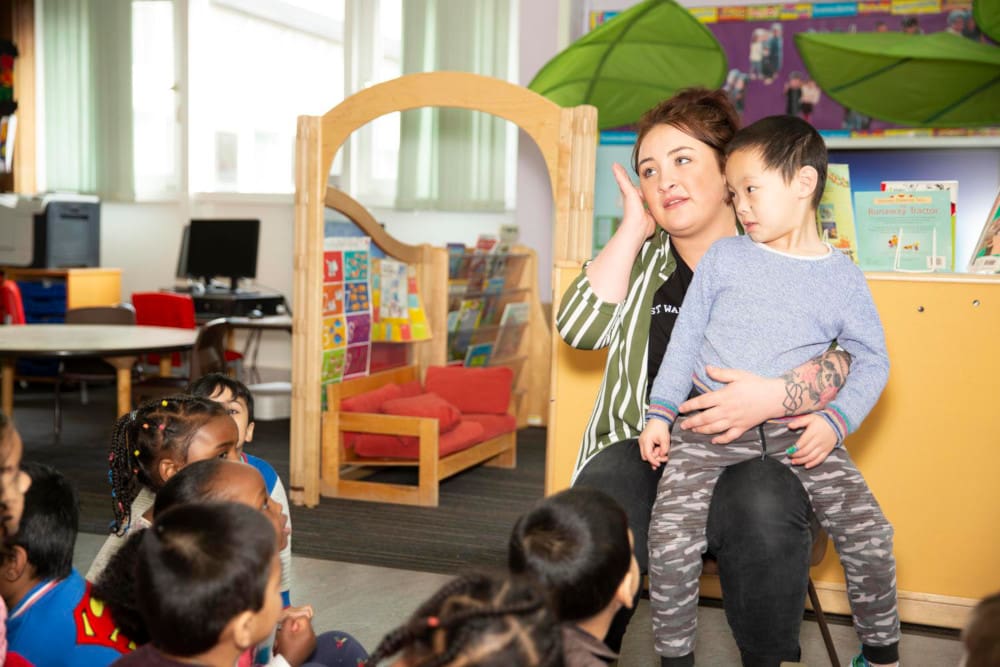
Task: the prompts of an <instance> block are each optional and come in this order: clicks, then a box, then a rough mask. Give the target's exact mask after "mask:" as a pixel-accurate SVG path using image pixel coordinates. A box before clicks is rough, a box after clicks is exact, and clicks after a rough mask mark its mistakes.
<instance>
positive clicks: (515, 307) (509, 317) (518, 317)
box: [500, 301, 531, 326]
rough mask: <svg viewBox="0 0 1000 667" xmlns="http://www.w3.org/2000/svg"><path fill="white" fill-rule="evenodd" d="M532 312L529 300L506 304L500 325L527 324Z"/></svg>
mask: <svg viewBox="0 0 1000 667" xmlns="http://www.w3.org/2000/svg"><path fill="white" fill-rule="evenodd" d="M530 313H531V304H530V303H528V302H527V301H514V302H511V303H508V304H507V305H506V306H504V309H503V315H501V316H500V326H506V325H514V324H526V323H527V322H528V316H529V314H530Z"/></svg>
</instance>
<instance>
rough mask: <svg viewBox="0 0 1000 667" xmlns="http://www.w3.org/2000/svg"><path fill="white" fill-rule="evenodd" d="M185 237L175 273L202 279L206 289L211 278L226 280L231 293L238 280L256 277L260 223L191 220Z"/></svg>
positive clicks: (234, 289) (235, 288) (251, 221)
mask: <svg viewBox="0 0 1000 667" xmlns="http://www.w3.org/2000/svg"><path fill="white" fill-rule="evenodd" d="M185 236H186V241H187V243H186V244H183V245H184V246H186V248H185V247H182V249H181V253H182V254H181V258H180V261H179V262H178V271H180V270H181V269H183V270H184V271H185V273H186V274H187V275H188V276H191V277H195V278H203V279H204V280H205V284H206V286H207V285H208V284H209V283H210V281H211V279H212V278H213V277H215V276H226V277H228V278H229V280H230V289H232V290H233V291H234V292H235V291H236V290H237V287H238V286H239V280H240V278H255V277H257V245H258V241H259V238H260V220H191V225H190V226H189V227H188V230H187V233H186V235H185ZM185 249H186V251H187V252H186V258H185V256H184V255H185V253H184V250H185ZM185 259H186V262H185ZM183 264H186V266H182V265H183Z"/></svg>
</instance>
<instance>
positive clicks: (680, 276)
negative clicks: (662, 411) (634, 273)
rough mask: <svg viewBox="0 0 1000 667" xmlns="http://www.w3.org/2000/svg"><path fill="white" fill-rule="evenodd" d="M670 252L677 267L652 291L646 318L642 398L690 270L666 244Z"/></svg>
mask: <svg viewBox="0 0 1000 667" xmlns="http://www.w3.org/2000/svg"><path fill="white" fill-rule="evenodd" d="M670 254H671V255H673V257H674V260H676V262H677V268H676V269H674V272H673V273H671V274H670V277H669V278H667V280H666V282H664V283H663V284H662V285H661V286H660V288H659V289H658V290H656V293H655V294H654V295H653V304H652V306H651V317H650V320H649V357H648V360H647V362H646V371H647V375H648V376H649V379H648V381H647V383H646V398H647V399H648V398H649V392H650V390H651V389H652V388H653V380H654V379H655V378H656V374H657V372H659V370H660V362H661V361H663V355H664V354H666V352H667V344H668V343H669V342H670V334H672V333H673V331H674V323H675V322H677V316H678V315H679V314H680V312H681V304H682V303H684V296H685V295H686V294H687V291H688V287H690V286H691V278H692V276H694V272H693V271H692V270H691V269H690V268H689V267H688V265H687V264H685V263H684V260H683V259H681V256H680V255H678V254H677V251H676V250H675V249H674V247H673V246H670Z"/></svg>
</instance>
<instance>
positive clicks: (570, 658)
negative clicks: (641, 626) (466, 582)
mask: <svg viewBox="0 0 1000 667" xmlns="http://www.w3.org/2000/svg"><path fill="white" fill-rule="evenodd" d="M508 564H509V566H510V570H511V572H512V573H514V574H523V575H528V576H531V577H533V578H535V579H537V580H538V581H540V582H541V583H542V585H543V586H545V588H546V589H548V591H549V594H550V596H551V600H552V606H553V608H554V610H555V613H556V617H557V618H558V619H559V621H560V622H561V623H562V624H563V629H562V639H563V659H564V661H565V664H566V666H567V667H591V666H593V667H603V666H604V665H605V664H606V663H607V661H609V660H614V659H616V658H617V657H618V656H617V655H615V653H614V652H612V651H611V649H609V648H608V647H607V646H606V645H605V644H604V641H603V640H604V636H605V635H606V634H607V633H608V628H609V627H610V626H611V620H612V619H613V618H614V616H615V614H616V613H618V610H619V609H621V608H622V607H631V606H632V604H633V601H634V599H635V594H636V592H637V591H638V588H639V565H638V564H637V563H636V560H635V555H634V554H633V549H632V533H631V531H630V530H629V527H628V518H627V517H626V516H625V510H623V509H622V508H621V506H619V505H618V503H617V502H615V501H614V500H613V499H612V498H611V497H610V496H608V495H606V494H605V493H603V492H601V491H598V490H596V489H590V488H583V487H578V488H572V489H568V490H566V491H562V492H561V493H557V494H555V495H554V496H550V497H549V498H545V499H543V500H542V501H541V502H539V503H538V504H537V505H535V507H534V509H532V510H530V511H529V512H528V513H527V514H525V515H524V516H522V517H521V518H520V519H518V521H517V523H516V524H515V525H514V531H513V533H512V534H511V536H510V545H509V549H508Z"/></svg>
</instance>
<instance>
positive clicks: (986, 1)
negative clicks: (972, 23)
mask: <svg viewBox="0 0 1000 667" xmlns="http://www.w3.org/2000/svg"><path fill="white" fill-rule="evenodd" d="M972 18H974V19H975V20H976V25H977V26H979V29H980V30H982V31H983V32H984V33H986V36H987V37H989V38H990V39H992V40H993V41H994V42H1000V2H997V0H976V1H975V2H974V3H972Z"/></svg>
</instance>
